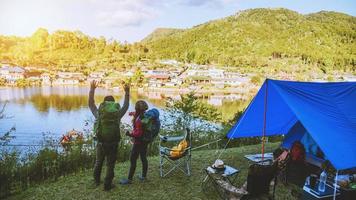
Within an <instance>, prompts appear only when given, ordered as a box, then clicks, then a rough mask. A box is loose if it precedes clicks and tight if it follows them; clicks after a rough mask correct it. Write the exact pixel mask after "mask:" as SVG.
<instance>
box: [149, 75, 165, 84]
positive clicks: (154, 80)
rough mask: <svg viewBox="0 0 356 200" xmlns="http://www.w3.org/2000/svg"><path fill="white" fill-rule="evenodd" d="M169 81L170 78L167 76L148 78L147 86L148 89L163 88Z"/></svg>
mask: <svg viewBox="0 0 356 200" xmlns="http://www.w3.org/2000/svg"><path fill="white" fill-rule="evenodd" d="M169 81H170V76H169V75H168V74H157V75H151V76H149V80H148V86H149V87H161V86H165V85H166V84H167V83H168V82H169Z"/></svg>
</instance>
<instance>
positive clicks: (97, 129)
mask: <svg viewBox="0 0 356 200" xmlns="http://www.w3.org/2000/svg"><path fill="white" fill-rule="evenodd" d="M97 86H98V82H95V81H93V82H91V84H90V92H89V108H90V110H91V112H92V113H93V115H94V117H95V124H94V133H95V135H96V137H97V140H98V143H97V146H96V160H95V166H94V181H95V185H96V186H98V185H99V184H100V175H101V169H102V166H103V162H104V160H105V158H106V166H107V169H106V176H105V181H104V190H106V191H108V190H110V189H111V188H112V187H113V185H112V179H113V178H114V168H115V162H116V155H117V147H118V143H119V141H120V138H121V136H120V121H121V118H122V117H123V116H124V114H125V113H126V111H127V109H128V107H129V93H130V87H129V85H127V84H125V85H124V90H125V100H124V105H123V107H122V108H120V104H119V103H116V102H115V99H114V97H113V96H106V97H105V98H104V101H103V102H102V103H101V104H100V106H99V109H98V108H97V107H96V105H95V102H94V93H95V89H96V87H97Z"/></svg>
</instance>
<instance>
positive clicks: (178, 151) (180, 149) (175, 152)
mask: <svg viewBox="0 0 356 200" xmlns="http://www.w3.org/2000/svg"><path fill="white" fill-rule="evenodd" d="M187 147H188V142H187V140H182V141H180V142H179V144H178V146H174V147H173V148H172V150H171V152H170V155H171V157H174V158H176V157H179V156H181V155H182V154H183V153H184V151H185V149H186V148H187Z"/></svg>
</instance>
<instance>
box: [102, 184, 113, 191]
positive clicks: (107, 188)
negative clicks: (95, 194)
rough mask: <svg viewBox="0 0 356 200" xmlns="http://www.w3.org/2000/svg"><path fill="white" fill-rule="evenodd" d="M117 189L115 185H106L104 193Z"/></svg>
mask: <svg viewBox="0 0 356 200" xmlns="http://www.w3.org/2000/svg"><path fill="white" fill-rule="evenodd" d="M114 187H115V185H114V184H110V185H106V184H105V185H104V191H110V190H111V189H113V188H114Z"/></svg>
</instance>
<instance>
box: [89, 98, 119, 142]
mask: <svg viewBox="0 0 356 200" xmlns="http://www.w3.org/2000/svg"><path fill="white" fill-rule="evenodd" d="M119 111H120V104H119V103H115V102H113V101H104V102H103V103H101V104H100V106H99V110H98V114H99V116H98V118H97V119H96V121H95V124H94V133H95V134H96V137H97V139H98V141H99V142H105V143H113V142H118V141H119V140H120V123H119Z"/></svg>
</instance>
